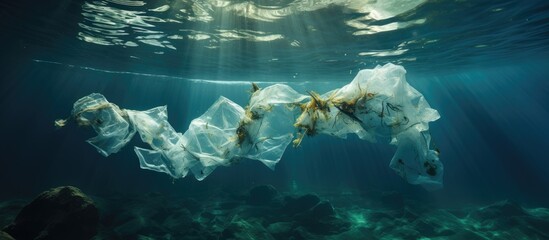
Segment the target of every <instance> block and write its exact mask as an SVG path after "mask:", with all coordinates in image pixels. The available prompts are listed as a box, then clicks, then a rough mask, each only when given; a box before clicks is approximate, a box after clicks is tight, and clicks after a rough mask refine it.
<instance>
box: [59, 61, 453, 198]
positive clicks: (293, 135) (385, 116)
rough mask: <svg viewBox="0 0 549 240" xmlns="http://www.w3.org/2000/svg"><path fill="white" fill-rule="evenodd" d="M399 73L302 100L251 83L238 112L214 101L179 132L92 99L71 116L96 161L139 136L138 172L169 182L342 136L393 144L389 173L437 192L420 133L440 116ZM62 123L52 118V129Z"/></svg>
mask: <svg viewBox="0 0 549 240" xmlns="http://www.w3.org/2000/svg"><path fill="white" fill-rule="evenodd" d="M405 73H406V71H405V70H404V68H403V67H401V66H398V65H394V64H386V65H384V66H378V67H376V68H374V69H368V70H362V71H360V72H359V73H358V75H357V76H356V77H355V78H354V79H353V81H352V82H351V83H349V84H347V85H345V86H343V87H342V88H339V89H335V90H332V91H330V92H327V93H325V94H322V95H320V94H317V93H315V92H309V93H308V95H303V94H300V93H298V92H296V91H295V90H294V89H292V88H291V87H289V86H287V85H283V84H275V85H272V86H269V87H266V88H264V89H260V88H259V87H257V85H255V84H253V89H252V90H253V93H252V95H251V98H250V101H249V103H248V105H247V106H246V107H245V108H243V107H241V106H240V105H238V104H236V103H234V102H232V101H231V100H229V99H227V98H225V97H220V98H219V99H218V100H217V101H216V102H215V103H214V104H213V105H212V106H211V107H210V108H209V109H208V110H207V111H206V112H205V113H204V114H203V115H202V116H200V117H198V118H196V119H194V120H192V122H191V124H190V126H189V129H188V130H187V131H186V132H185V133H184V134H181V133H178V132H177V131H175V130H174V129H173V127H172V126H171V125H170V124H169V122H168V117H167V107H166V106H162V107H156V108H153V109H150V110H147V111H135V110H128V109H121V108H119V107H118V106H117V105H115V104H113V103H110V102H108V101H107V100H106V99H105V97H104V96H103V95H101V94H98V93H92V94H90V95H88V96H86V97H83V98H81V99H79V100H78V101H77V102H76V103H74V107H73V110H72V115H71V118H73V119H74V120H75V121H76V122H77V123H78V124H80V125H84V126H91V127H92V128H93V129H94V130H95V131H96V132H97V134H98V135H97V136H96V137H94V138H91V139H89V140H88V143H90V144H91V145H93V146H94V147H95V148H97V150H98V151H99V152H100V153H101V154H102V155H104V156H108V155H110V154H112V153H115V152H117V151H119V150H120V149H121V148H122V147H124V146H125V145H126V144H127V143H128V141H129V140H130V139H131V138H132V137H133V136H134V135H135V133H136V132H137V133H139V135H140V137H141V140H142V141H143V142H145V143H147V144H149V145H150V147H151V149H144V148H139V147H135V152H136V154H137V156H138V158H139V162H140V166H141V168H143V169H149V170H153V171H158V172H164V173H167V174H169V175H170V176H172V177H174V178H182V177H185V176H186V175H187V174H188V173H189V171H190V172H191V173H192V174H193V175H194V176H195V178H196V179H198V180H202V179H204V178H206V177H207V176H208V175H209V174H210V173H211V172H212V171H213V170H215V168H216V167H218V166H230V165H233V164H235V163H236V162H238V161H239V160H240V159H242V158H247V159H253V160H258V161H261V162H263V163H264V164H265V165H266V166H267V167H269V168H271V169H274V167H275V165H276V164H277V163H278V161H280V159H281V157H282V154H283V153H284V151H285V150H286V147H287V146H288V145H289V144H290V143H292V141H293V144H294V146H298V145H299V144H300V143H301V142H302V141H303V139H304V138H305V136H313V135H316V134H328V135H332V136H336V137H340V138H346V136H347V134H351V133H353V134H356V135H357V136H358V137H359V138H360V139H363V140H368V141H370V142H376V141H379V140H383V141H387V142H389V141H390V143H391V144H393V145H396V146H397V151H396V153H395V155H394V157H393V159H392V160H391V162H390V167H391V168H392V169H394V170H395V171H396V172H397V173H398V174H399V175H400V176H402V177H403V178H404V179H406V181H408V182H409V183H411V184H419V185H422V186H423V187H425V188H426V189H428V190H434V189H438V188H440V187H442V175H443V166H442V163H441V162H440V161H439V159H438V153H437V152H436V151H434V150H431V149H430V147H429V143H430V135H429V132H428V130H429V122H432V121H435V120H437V119H438V118H439V117H440V115H439V114H438V112H437V111H436V110H435V109H432V108H430V106H429V104H428V103H427V101H426V100H425V98H424V97H423V95H422V94H421V93H419V92H418V91H417V90H416V89H414V88H413V87H411V86H410V85H409V84H408V83H407V82H406V79H405ZM296 119H297V120H296ZM65 122H66V121H65V120H57V121H56V125H58V126H59V127H62V126H64V125H65Z"/></svg>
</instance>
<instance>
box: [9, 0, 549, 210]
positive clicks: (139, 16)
mask: <svg viewBox="0 0 549 240" xmlns="http://www.w3.org/2000/svg"><path fill="white" fill-rule="evenodd" d="M189 2H192V1H189ZM228 2H231V1H228ZM304 2H305V1H297V0H296V1H252V2H247V4H248V5H246V7H245V8H241V7H239V6H240V5H238V4H244V3H246V2H241V1H232V2H231V3H229V5H228V6H224V7H220V6H216V5H215V4H214V3H213V2H209V1H196V2H194V4H193V3H187V2H182V1H158V2H154V1H152V2H148V1H147V2H139V1H62V2H60V3H59V4H51V3H39V2H36V3H33V4H27V3H24V2H12V1H10V2H7V1H3V2H2V3H1V9H2V10H1V11H2V14H1V16H0V17H1V19H0V20H1V21H0V22H1V25H0V26H2V28H1V29H2V32H3V34H2V37H1V38H2V42H0V43H1V46H2V64H1V68H2V69H1V73H2V74H1V79H2V81H1V88H0V101H1V102H0V106H2V111H0V114H1V117H0V126H2V137H3V140H2V144H0V152H1V154H2V157H0V159H1V160H0V161H1V167H0V188H1V189H2V191H0V198H2V199H10V198H17V197H31V196H34V195H35V194H36V193H39V192H41V191H43V190H44V189H47V188H49V187H54V186H59V185H74V186H78V187H80V188H81V189H83V190H84V191H86V192H89V193H96V194H110V193H120V192H121V193H143V192H152V191H157V192H163V193H188V192H201V191H206V190H207V189H212V188H219V189H227V191H233V190H234V191H241V190H243V189H248V188H250V187H252V186H255V185H258V184H272V185H274V186H276V187H278V188H280V189H284V190H287V191H291V190H299V191H358V192H360V191H367V190H370V189H375V190H378V191H399V192H403V193H407V194H410V195H413V196H427V197H428V198H430V199H435V200H436V201H438V202H439V203H441V204H460V203H464V204H465V203H477V202H481V203H486V202H490V201H497V200H500V199H513V200H516V201H519V202H524V203H525V204H533V205H536V206H546V207H547V206H549V205H548V203H549V193H548V191H547V189H549V163H548V162H547V161H548V160H549V155H548V154H547V149H548V148H549V140H548V136H549V126H548V124H549V120H548V119H549V107H548V106H549V104H548V103H549V83H548V81H547V80H548V79H547V76H548V75H549V70H548V69H549V61H548V58H547V56H549V5H548V3H547V1H527V2H525V1H472V0H471V1H448V0H443V1H410V3H408V5H406V4H404V5H402V6H400V5H399V6H400V7H399V6H397V7H394V6H393V7H387V6H377V5H375V4H374V5H372V6H369V5H368V7H369V8H368V9H366V8H365V6H366V5H364V6H363V5H361V4H360V2H362V1H337V0H334V1H318V3H315V4H310V6H309V5H308V4H305V3H304ZM142 4H144V5H142ZM133 5H136V6H133ZM141 5H142V6H141ZM355 5H360V6H362V8H361V7H356V6H355ZM163 6H170V7H169V9H167V10H165V7H164V8H160V7H163ZM243 9H244V10H243ZM245 9H248V10H245ZM253 9H260V10H262V11H259V10H258V12H257V13H255V12H252V10H253ZM365 9H366V10H365ZM372 9H373V10H372ZM153 10H154V11H153ZM275 10H276V11H275ZM374 10H375V11H376V12H374ZM368 11H369V12H368ZM374 13H375V14H374ZM387 62H393V63H397V64H401V65H403V66H404V67H405V68H406V70H407V79H408V81H409V82H410V84H411V85H412V86H414V87H415V88H416V89H418V90H419V91H420V92H421V93H423V94H424V95H425V97H426V99H427V100H428V101H429V103H430V104H431V106H432V107H433V108H435V109H437V110H438V111H439V112H440V115H441V119H439V120H438V121H436V122H434V123H432V124H431V127H430V132H431V135H432V137H433V141H434V144H435V145H436V147H437V148H438V149H440V151H441V155H440V159H441V161H442V162H443V163H444V165H445V173H444V174H445V176H444V184H445V186H444V189H443V190H440V191H436V192H427V191H425V190H423V189H421V188H420V187H418V186H413V185H409V184H407V183H406V182H405V181H404V180H402V179H401V178H400V177H399V176H397V175H396V174H395V173H394V172H393V171H392V170H391V169H390V168H389V167H388V164H389V161H390V159H391V157H392V155H393V153H394V151H395V148H394V147H393V146H390V145H388V144H382V143H379V144H371V143H368V142H365V141H360V140H358V139H357V138H356V137H350V139H347V140H342V139H335V138H332V137H326V136H315V137H313V138H307V139H306V140H305V141H304V143H303V145H302V146H301V147H299V148H297V149H294V148H291V147H290V148H288V150H287V151H286V153H285V154H284V157H283V158H282V160H281V162H280V163H279V165H277V167H276V170H275V171H271V170H269V169H268V168H266V167H264V166H262V165H261V164H260V163H258V162H251V161H243V162H242V163H241V164H239V165H237V166H233V167H230V168H220V169H218V170H216V171H215V172H214V173H213V174H212V175H211V176H209V177H208V178H207V179H206V180H204V181H202V182H198V181H196V180H194V179H192V178H191V177H187V178H185V179H180V180H175V181H172V179H170V178H169V177H168V176H167V175H163V174H161V173H156V172H151V171H144V170H141V169H139V165H138V161H137V157H136V156H135V155H134V152H133V151H132V150H131V149H130V148H129V147H128V148H125V149H123V150H122V151H121V152H120V153H117V154H114V155H112V156H110V157H108V158H104V157H101V156H100V155H99V154H98V153H97V152H96V150H95V149H94V148H93V147H91V146H89V145H88V144H86V143H85V142H84V140H85V139H88V138H90V137H92V136H93V135H94V133H93V132H92V131H91V130H90V129H85V128H78V127H77V126H69V127H67V128H65V129H62V130H56V129H55V127H54V126H53V121H54V120H55V119H57V118H62V117H66V116H68V115H69V114H70V110H71V108H72V103H73V102H74V101H76V100H77V99H78V98H80V97H83V96H85V95H87V94H89V93H92V92H100V93H102V94H103V95H105V96H106V97H107V99H108V100H109V101H111V102H113V103H116V104H117V105H119V106H121V107H123V108H127V109H136V110H145V109H149V108H152V107H156V106H161V105H167V106H168V111H169V120H170V122H171V124H172V125H173V126H174V128H175V129H176V130H178V131H180V132H184V131H185V130H186V129H187V127H188V125H189V123H190V121H191V120H192V119H194V118H196V117H198V116H200V115H201V114H202V113H203V112H204V111H205V110H206V109H207V108H208V107H209V106H210V105H211V104H212V103H213V102H214V101H215V100H216V99H217V98H218V97H219V96H220V95H223V96H226V97H228V98H229V99H232V100H233V101H235V102H237V103H239V104H241V105H245V104H246V102H247V99H248V95H247V91H248V89H249V82H252V81H253V82H258V83H259V84H260V85H262V86H267V85H269V84H272V83H275V82H284V83H287V84H290V85H291V86H292V87H294V88H295V89H297V90H298V91H301V92H304V91H305V90H315V91H318V92H324V91H327V90H330V89H333V88H337V87H340V86H342V85H344V84H346V83H347V82H349V81H350V80H352V78H353V77H354V76H355V74H356V73H357V72H358V70H360V69H365V68H372V67H374V66H376V65H377V64H384V63H387ZM133 143H135V144H137V145H139V144H140V143H139V141H137V140H136V141H134V142H132V144H133Z"/></svg>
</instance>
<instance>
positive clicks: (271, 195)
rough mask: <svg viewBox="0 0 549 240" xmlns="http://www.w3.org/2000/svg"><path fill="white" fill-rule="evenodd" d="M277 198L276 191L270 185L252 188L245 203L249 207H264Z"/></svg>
mask: <svg viewBox="0 0 549 240" xmlns="http://www.w3.org/2000/svg"><path fill="white" fill-rule="evenodd" d="M277 196H278V191H277V190H276V188H274V187H273V186H272V185H260V186H256V187H254V188H252V189H251V190H250V192H249V196H248V199H247V202H248V203H249V204H251V205H266V204H269V203H271V202H272V201H273V200H274V199H275V198H276V197H277Z"/></svg>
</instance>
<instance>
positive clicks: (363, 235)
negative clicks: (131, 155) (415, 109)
mask: <svg viewBox="0 0 549 240" xmlns="http://www.w3.org/2000/svg"><path fill="white" fill-rule="evenodd" d="M90 197H91V198H92V199H93V200H94V202H95V205H96V206H97V207H98V209H99V213H100V226H99V230H98V234H97V235H96V236H95V237H94V238H93V239H96V240H99V239H141V240H144V239H548V238H549V209H547V208H529V207H527V206H521V205H519V204H518V203H516V202H513V201H507V200H503V201H499V202H494V203H492V204H487V205H470V206H462V207H455V206H447V207H442V206H436V207H435V205H434V204H433V203H432V202H431V200H430V199H418V198H414V197H409V196H405V195H402V194H401V193H398V192H378V191H371V192H361V193H354V192H337V193H334V192H331V193H330V192H316V193H315V192H291V193H289V192H279V191H278V190H276V189H275V188H274V187H272V186H271V185H259V186H257V187H254V188H252V189H251V190H250V191H248V192H246V191H245V192H241V193H233V192H226V191H223V190H212V191H208V192H202V193H200V194H199V195H196V196H192V197H189V196H185V197H178V196H168V195H164V194H160V193H154V192H152V193H147V194H143V195H118V196H115V195H111V196H90ZM28 202H30V199H17V200H9V201H4V202H1V203H0V225H6V224H8V223H9V222H11V221H12V220H13V219H14V218H15V216H16V214H17V212H18V211H19V210H20V209H21V208H22V207H23V206H24V205H25V204H27V203H28Z"/></svg>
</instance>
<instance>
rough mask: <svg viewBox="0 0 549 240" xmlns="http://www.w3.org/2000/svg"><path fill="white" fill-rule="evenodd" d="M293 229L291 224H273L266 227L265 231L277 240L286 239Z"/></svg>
mask: <svg viewBox="0 0 549 240" xmlns="http://www.w3.org/2000/svg"><path fill="white" fill-rule="evenodd" d="M293 227H294V223H293V222H275V223H271V224H270V225H269V226H268V227H267V231H269V233H271V234H272V235H273V236H274V237H275V238H277V239H288V237H289V236H290V235H291V234H292V231H293Z"/></svg>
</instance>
